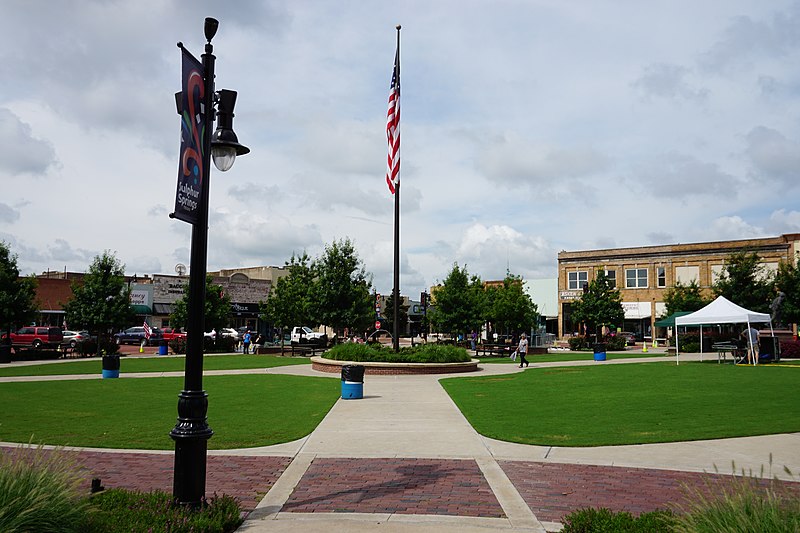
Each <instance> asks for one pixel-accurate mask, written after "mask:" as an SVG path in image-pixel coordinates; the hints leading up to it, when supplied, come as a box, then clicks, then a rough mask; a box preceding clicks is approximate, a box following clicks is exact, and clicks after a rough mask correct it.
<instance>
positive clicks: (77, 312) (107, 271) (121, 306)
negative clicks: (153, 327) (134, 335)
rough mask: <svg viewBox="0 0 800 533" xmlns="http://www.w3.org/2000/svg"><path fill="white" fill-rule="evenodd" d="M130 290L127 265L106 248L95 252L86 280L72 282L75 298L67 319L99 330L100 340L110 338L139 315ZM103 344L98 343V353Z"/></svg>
mask: <svg viewBox="0 0 800 533" xmlns="http://www.w3.org/2000/svg"><path fill="white" fill-rule="evenodd" d="M130 293H131V289H130V287H128V285H127V284H126V283H125V265H123V264H122V263H120V262H119V260H118V259H117V258H116V256H114V254H112V253H111V252H109V251H108V250H106V251H105V252H103V254H102V255H98V256H95V258H94V261H92V264H91V266H89V272H87V273H86V275H85V276H84V277H83V283H80V282H76V283H73V284H72V299H71V300H70V301H69V302H67V303H66V305H65V306H64V311H65V313H66V320H67V323H69V324H72V327H73V328H76V329H77V328H79V327H84V328H86V329H88V330H89V331H95V332H97V335H98V341H100V340H102V339H103V338H105V339H106V340H107V341H108V340H110V337H111V335H110V334H111V333H112V332H113V331H114V330H118V329H122V328H123V327H126V326H129V325H130V324H131V323H133V321H134V320H135V318H136V314H135V313H134V312H133V308H132V307H131V295H130ZM102 344H103V343H102V342H98V343H97V348H98V353H99V350H100V347H101V345H102Z"/></svg>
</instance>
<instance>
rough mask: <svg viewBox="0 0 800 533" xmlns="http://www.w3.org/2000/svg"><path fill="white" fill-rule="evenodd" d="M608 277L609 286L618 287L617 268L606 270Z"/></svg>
mask: <svg viewBox="0 0 800 533" xmlns="http://www.w3.org/2000/svg"><path fill="white" fill-rule="evenodd" d="M605 275H606V279H607V280H608V286H609V287H611V288H612V289H616V288H617V271H616V270H606V271H605Z"/></svg>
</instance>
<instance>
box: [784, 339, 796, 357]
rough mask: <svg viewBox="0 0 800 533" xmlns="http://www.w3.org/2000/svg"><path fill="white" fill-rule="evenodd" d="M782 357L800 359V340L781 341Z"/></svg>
mask: <svg viewBox="0 0 800 533" xmlns="http://www.w3.org/2000/svg"><path fill="white" fill-rule="evenodd" d="M781 358H782V359H784V358H785V359H800V341H784V342H782V343H781Z"/></svg>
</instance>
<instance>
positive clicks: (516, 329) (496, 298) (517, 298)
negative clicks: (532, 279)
mask: <svg viewBox="0 0 800 533" xmlns="http://www.w3.org/2000/svg"><path fill="white" fill-rule="evenodd" d="M487 292H488V293H489V295H488V298H487V301H488V302H490V303H489V304H488V305H487V308H488V313H489V317H490V318H489V319H488V320H490V321H492V322H494V323H495V324H496V325H497V330H498V331H505V332H510V333H512V334H513V335H514V336H516V335H517V334H519V333H524V332H528V331H530V330H531V328H532V327H533V325H534V324H536V323H537V322H538V321H539V313H538V308H537V307H536V304H535V303H533V300H531V297H530V296H529V295H528V293H526V292H525V290H524V288H523V285H522V277H521V276H515V275H513V274H510V273H509V274H506V277H505V279H504V280H503V285H502V287H497V288H494V287H491V288H489V289H487Z"/></svg>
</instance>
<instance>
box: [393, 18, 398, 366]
mask: <svg viewBox="0 0 800 533" xmlns="http://www.w3.org/2000/svg"><path fill="white" fill-rule="evenodd" d="M395 68H396V69H397V72H395V75H396V76H397V87H398V91H399V88H400V25H399V24H398V25H397V56H396V58H395ZM399 96H400V95H399V94H398V98H399ZM399 126H400V125H399V123H398V128H399ZM397 156H398V157H400V154H398V155H397ZM392 300H393V301H394V309H393V312H394V317H393V320H392V324H393V327H392V329H393V330H394V331H393V332H392V338H393V341H394V342H393V345H394V351H395V353H397V352H399V351H400V335H399V333H400V324H399V322H400V313H399V310H400V172H399V168H398V174H397V180H396V182H395V185H394V288H393V289H392Z"/></svg>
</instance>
